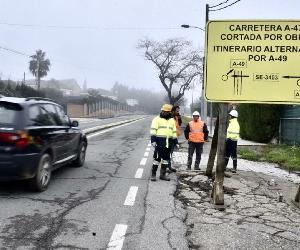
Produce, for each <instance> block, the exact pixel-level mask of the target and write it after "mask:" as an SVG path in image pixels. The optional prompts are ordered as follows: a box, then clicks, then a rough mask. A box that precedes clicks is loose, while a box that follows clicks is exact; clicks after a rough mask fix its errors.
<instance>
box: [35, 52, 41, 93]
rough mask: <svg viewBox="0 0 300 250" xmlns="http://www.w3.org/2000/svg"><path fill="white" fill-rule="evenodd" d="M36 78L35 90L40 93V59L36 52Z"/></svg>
mask: <svg viewBox="0 0 300 250" xmlns="http://www.w3.org/2000/svg"><path fill="white" fill-rule="evenodd" d="M36 70H37V71H36V78H37V91H38V93H40V77H39V71H40V59H39V55H38V53H37V57H36Z"/></svg>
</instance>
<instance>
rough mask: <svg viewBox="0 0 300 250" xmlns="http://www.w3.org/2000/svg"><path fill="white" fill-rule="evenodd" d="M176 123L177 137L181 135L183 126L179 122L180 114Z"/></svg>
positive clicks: (176, 118) (176, 117)
mask: <svg viewBox="0 0 300 250" xmlns="http://www.w3.org/2000/svg"><path fill="white" fill-rule="evenodd" d="M175 124H176V134H177V137H178V136H180V135H181V128H180V126H179V122H178V116H175Z"/></svg>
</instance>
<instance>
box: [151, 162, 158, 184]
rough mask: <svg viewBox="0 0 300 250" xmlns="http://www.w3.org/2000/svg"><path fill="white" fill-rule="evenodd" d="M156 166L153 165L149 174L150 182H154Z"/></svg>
mask: <svg viewBox="0 0 300 250" xmlns="http://www.w3.org/2000/svg"><path fill="white" fill-rule="evenodd" d="M157 168H158V166H157V165H153V166H152V173H151V181H156V171H157Z"/></svg>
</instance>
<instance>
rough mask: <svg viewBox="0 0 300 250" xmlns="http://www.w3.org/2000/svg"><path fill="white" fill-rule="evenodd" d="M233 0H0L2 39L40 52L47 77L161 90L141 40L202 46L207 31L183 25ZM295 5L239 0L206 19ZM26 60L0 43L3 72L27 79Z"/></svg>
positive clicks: (289, 13)
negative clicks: (178, 40) (47, 67)
mask: <svg viewBox="0 0 300 250" xmlns="http://www.w3.org/2000/svg"><path fill="white" fill-rule="evenodd" d="M235 1H236V0H229V1H226V0H220V1H202V0H47V1H46V0H0V46H2V47H5V48H9V49H13V50H16V51H19V52H22V53H24V54H28V55H31V54H34V53H35V51H36V50H37V49H42V50H43V51H45V52H46V53H47V57H48V58H49V59H50V61H51V64H52V66H51V70H50V72H49V74H48V76H47V78H48V79H50V78H55V79H67V78H75V79H76V80H77V81H78V83H79V84H80V85H81V86H82V84H83V81H84V79H86V80H87V84H88V87H93V88H104V89H110V88H111V87H112V85H113V84H114V83H115V82H116V81H118V82H120V83H123V84H126V85H128V86H134V87H137V88H145V89H154V90H160V89H161V87H160V86H161V85H160V83H159V80H158V78H157V72H156V71H155V69H154V67H153V66H152V65H151V64H150V63H149V62H146V61H144V59H143V58H142V51H138V50H137V49H136V45H137V42H138V40H139V39H142V38H145V37H148V38H151V39H155V40H163V39H167V38H173V37H182V38H185V39H187V40H191V41H193V44H194V46H195V47H197V48H199V49H203V47H204V32H203V31H201V30H199V29H183V28H180V25H181V24H190V25H195V26H199V27H203V28H204V21H205V4H206V3H208V4H210V5H211V6H212V5H215V4H218V3H221V2H227V4H229V3H233V2H235ZM225 5H226V4H225ZM225 5H223V6H225ZM299 10H300V1H299V0H241V1H240V2H238V3H237V4H235V5H233V6H231V7H229V8H227V9H224V10H220V11H214V12H212V11H211V12H210V13H209V15H210V19H299V16H300V14H299ZM14 24H15V25H14ZM28 61H29V59H28V57H26V56H22V55H18V54H14V53H11V52H8V51H6V50H3V49H1V48H0V76H1V78H2V79H7V78H10V79H13V80H21V79H22V77H23V72H25V73H26V78H32V76H31V75H30V73H29V71H28ZM199 89H200V88H199ZM196 92H198V91H196ZM198 93H199V92H198Z"/></svg>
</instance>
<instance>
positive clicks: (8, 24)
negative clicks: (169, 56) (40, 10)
mask: <svg viewBox="0 0 300 250" xmlns="http://www.w3.org/2000/svg"><path fill="white" fill-rule="evenodd" d="M0 25H6V26H16V27H29V28H46V29H73V30H75V29H81V30H82V29H87V30H88V29H90V30H177V29H179V28H177V27H165V28H164V27H98V26H68V25H66V26H60V25H38V24H22V23H7V22H0Z"/></svg>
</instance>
